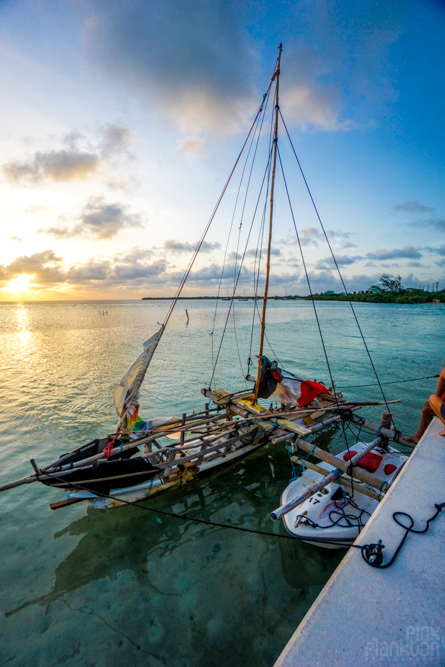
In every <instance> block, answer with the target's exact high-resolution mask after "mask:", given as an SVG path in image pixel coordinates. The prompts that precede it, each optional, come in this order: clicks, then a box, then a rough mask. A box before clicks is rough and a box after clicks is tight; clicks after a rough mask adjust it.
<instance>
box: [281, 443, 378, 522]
mask: <svg viewBox="0 0 445 667" xmlns="http://www.w3.org/2000/svg"><path fill="white" fill-rule="evenodd" d="M381 441H382V438H381V437H380V436H379V437H378V438H376V439H375V440H373V441H372V442H370V443H369V444H368V445H366V447H365V448H364V449H362V450H361V451H360V452H358V453H357V454H356V455H355V456H353V457H352V459H351V460H350V461H348V463H350V464H351V465H352V466H355V465H356V464H357V463H358V462H359V461H360V459H362V458H363V457H364V456H365V455H366V454H367V453H368V452H370V451H371V449H374V447H377V446H378V445H379V443H380V442H381ZM337 461H341V459H337ZM341 475H342V471H341V469H339V466H338V465H337V466H336V469H335V470H332V471H331V472H329V473H328V474H327V475H326V476H325V477H323V478H322V479H321V480H320V481H319V482H317V483H316V484H313V485H312V486H311V487H310V488H309V489H306V491H303V493H301V494H300V495H299V496H297V497H296V498H293V499H292V500H290V501H289V502H287V503H286V504H285V505H281V506H280V507H277V509H276V510H274V511H273V512H272V513H271V515H270V518H271V519H272V521H277V520H278V519H281V518H282V517H283V516H284V515H285V514H288V513H289V512H291V511H292V510H293V509H295V507H298V505H301V503H303V502H304V501H305V500H307V499H308V498H310V497H311V496H313V495H314V494H315V493H317V491H320V490H321V489H324V488H325V486H328V484H330V483H331V482H336V481H338V479H339V477H340V476H341ZM379 481H381V480H379Z"/></svg>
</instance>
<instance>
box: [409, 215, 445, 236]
mask: <svg viewBox="0 0 445 667" xmlns="http://www.w3.org/2000/svg"><path fill="white" fill-rule="evenodd" d="M410 224H411V225H412V226H413V227H434V228H435V229H438V230H439V231H440V232H445V218H438V217H436V216H431V217H429V218H427V219H426V220H417V221H416V222H411V223H410Z"/></svg>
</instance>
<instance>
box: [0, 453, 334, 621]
mask: <svg viewBox="0 0 445 667" xmlns="http://www.w3.org/2000/svg"><path fill="white" fill-rule="evenodd" d="M271 472H272V473H273V474H271ZM289 472H290V466H289V460H288V458H287V454H286V452H284V451H283V450H280V451H279V452H277V451H274V450H272V449H271V447H270V446H269V447H266V448H264V450H263V452H258V453H256V454H255V455H253V456H252V457H251V460H250V461H246V462H239V463H238V464H236V465H235V466H233V468H232V469H231V472H230V471H221V472H220V473H218V474H217V475H215V476H214V477H212V478H208V479H205V480H201V481H198V482H196V483H194V484H191V485H190V486H189V487H188V488H187V489H183V490H177V491H174V492H171V493H169V494H166V495H164V496H160V497H158V498H155V499H153V500H152V501H150V503H148V502H146V503H145V504H144V506H145V507H147V508H150V507H151V508H154V509H160V510H162V511H173V512H176V513H187V515H188V516H191V517H199V518H202V519H205V520H207V521H215V522H221V523H230V524H232V525H236V526H242V527H249V528H254V529H258V530H267V531H270V532H272V531H273V529H274V525H273V524H272V523H271V522H270V521H269V519H268V514H265V512H264V508H265V507H267V506H269V508H271V507H272V506H275V504H276V502H277V498H278V497H279V496H278V495H277V492H279V490H281V487H282V480H283V479H286V478H287V476H288V475H289ZM223 475H224V476H225V481H226V483H224V484H223V483H222V479H223V477H222V476H223ZM252 480H255V482H254V483H252ZM278 528H279V530H280V532H281V531H282V528H281V526H279V527H278V526H276V528H275V530H278ZM282 534H284V532H283V533H282ZM66 535H69V536H80V540H79V541H78V543H77V545H76V547H75V548H74V550H73V551H72V552H71V553H70V554H69V555H68V557H67V558H65V560H63V561H62V562H61V563H60V564H59V565H58V567H57V568H56V570H55V582H54V587H53V589H52V590H51V591H50V592H48V593H46V594H45V595H41V596H39V597H37V598H35V599H32V600H29V601H28V602H25V603H24V604H22V605H20V606H19V607H17V608H14V609H11V610H9V611H8V612H7V613H6V616H12V615H14V614H16V613H17V612H19V611H21V610H23V609H25V608H27V607H30V606H32V605H36V604H37V605H41V606H47V605H50V604H52V603H53V602H55V601H56V600H59V599H60V598H63V597H64V596H65V595H67V594H69V593H71V592H72V591H74V590H76V589H79V588H81V587H85V586H89V585H91V584H92V583H94V582H96V581H98V580H100V579H105V578H107V579H109V581H110V582H113V581H116V579H117V578H118V576H119V575H120V573H122V572H131V574H132V577H133V578H134V581H135V586H137V587H138V588H139V589H140V588H144V589H145V591H146V593H147V594H148V595H149V596H159V595H164V594H165V590H166V589H165V586H163V585H162V583H161V581H160V576H159V573H160V572H161V571H165V570H167V571H168V570H170V573H171V570H172V569H173V570H175V569H176V568H178V567H179V571H180V572H181V571H182V570H183V571H186V572H187V573H188V575H189V576H192V577H193V578H196V579H197V580H199V579H200V572H201V570H202V567H203V566H204V567H210V568H211V570H212V571H213V572H214V573H218V571H219V569H220V568H221V567H224V566H225V565H227V559H228V558H229V559H230V561H231V563H232V567H234V568H235V569H236V570H237V577H239V578H240V580H243V579H245V580H249V579H251V578H252V568H257V567H258V564H257V562H256V560H255V558H251V557H249V553H248V552H247V553H246V547H248V549H249V551H251V553H252V554H255V553H258V552H260V553H261V554H262V556H263V557H264V556H265V555H266V554H268V558H273V560H274V561H275V562H276V566H274V570H275V569H276V567H278V568H279V565H278V563H279V562H281V570H282V574H281V576H282V577H283V578H284V581H285V582H286V584H287V585H288V586H290V587H291V588H292V589H294V590H295V591H296V593H297V598H296V599H298V600H299V601H300V602H301V601H304V600H305V599H306V597H307V595H308V594H309V592H310V590H311V588H312V587H313V586H321V585H323V583H324V582H325V581H326V577H327V576H329V574H330V572H332V570H333V568H334V567H335V566H336V564H337V563H338V561H339V559H340V557H341V554H340V553H338V554H337V553H333V552H331V553H326V552H325V551H322V550H320V549H318V548H317V547H313V546H308V545H304V544H301V543H298V542H297V541H296V540H289V539H280V538H279V536H278V535H277V537H266V536H262V535H255V534H249V533H238V532H233V531H230V530H225V529H221V528H219V527H216V526H206V525H202V524H196V523H193V522H184V521H181V520H179V519H175V518H171V517H165V516H162V515H160V514H156V513H153V512H151V511H143V510H141V509H140V508H137V507H121V508H119V509H115V510H110V511H106V510H104V511H98V510H93V509H91V508H90V509H88V510H87V513H86V515H85V516H83V517H82V518H80V519H76V520H75V521H73V522H72V523H70V524H69V525H67V526H66V527H65V528H64V529H63V530H61V531H59V532H57V533H55V534H54V539H55V540H58V539H59V538H61V537H64V536H66ZM175 552H178V553H177V554H176V557H174V558H171V557H172V556H173V555H174V554H175ZM256 576H259V575H258V573H257V575H256ZM261 576H262V577H263V578H264V581H263V585H265V588H266V597H267V596H268V595H273V589H274V587H275V586H276V584H277V582H276V580H273V581H272V580H270V581H269V575H268V574H265V573H263V574H262V575H261ZM111 585H112V584H111ZM219 585H221V583H219ZM167 588H168V586H167ZM198 590H199V585H198ZM168 594H170V595H175V594H176V592H175V591H171V592H170V593H168ZM293 604H294V606H293V607H292V605H291V606H290V607H289V609H286V608H285V607H286V604H285V603H284V606H283V609H282V614H283V618H284V617H287V616H288V615H289V614H291V615H292V613H293V612H292V609H293V610H294V611H295V600H294V603H293Z"/></svg>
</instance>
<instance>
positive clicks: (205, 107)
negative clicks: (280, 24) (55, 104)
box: [85, 0, 253, 146]
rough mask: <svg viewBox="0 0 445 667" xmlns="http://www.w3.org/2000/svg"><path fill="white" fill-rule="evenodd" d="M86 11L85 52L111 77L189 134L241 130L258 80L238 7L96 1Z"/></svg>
mask: <svg viewBox="0 0 445 667" xmlns="http://www.w3.org/2000/svg"><path fill="white" fill-rule="evenodd" d="M87 11H88V16H87V17H86V20H85V43H86V46H87V50H88V53H89V55H90V57H91V58H92V60H93V61H94V63H95V65H96V66H97V67H98V68H99V69H100V70H101V71H102V72H103V73H104V74H105V75H106V76H107V77H108V78H110V79H111V80H113V81H114V82H116V81H118V82H119V83H121V84H122V85H123V86H124V87H125V88H126V89H127V90H130V91H131V92H133V93H135V94H136V95H138V96H140V97H141V98H143V99H144V100H145V101H146V102H147V104H149V105H150V108H152V109H153V108H154V109H156V110H157V111H158V113H162V114H163V115H165V114H167V115H168V116H170V117H171V118H173V119H174V120H175V122H176V123H177V124H178V126H179V127H180V129H181V131H182V132H183V133H185V134H187V135H188V134H190V133H192V134H193V136H194V135H196V133H197V132H199V131H200V130H202V129H203V128H211V129H212V130H213V131H216V132H218V133H221V132H224V131H227V130H228V131H233V130H234V129H239V128H240V126H241V125H242V123H243V121H244V117H245V113H246V105H247V108H248V110H251V109H252V99H253V95H252V92H253V91H252V82H251V80H249V77H247V78H246V77H245V76H244V75H245V72H246V69H248V68H249V65H250V67H253V58H252V54H251V51H250V48H249V44H248V42H247V40H246V36H245V34H244V31H243V26H242V10H241V8H240V7H239V5H238V3H237V2H235V1H234V0H225V1H223V0H215V1H212V2H210V1H205V0H202V1H201V2H197V3H178V2H176V0H164V2H163V3H156V5H154V4H151V3H150V4H147V3H146V2H143V1H142V0H139V1H138V0H133V2H131V3H122V2H120V1H119V0H107V1H106V2H104V1H103V0H96V1H95V2H91V3H89V4H88V10H87ZM186 145H187V144H185V146H186ZM189 146H190V144H189Z"/></svg>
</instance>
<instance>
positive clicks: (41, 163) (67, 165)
mask: <svg viewBox="0 0 445 667" xmlns="http://www.w3.org/2000/svg"><path fill="white" fill-rule="evenodd" d="M98 166H99V157H98V156H97V155H95V154H94V153H83V152H81V151H77V150H71V151H70V150H65V149H62V150H58V151H47V152H46V153H43V152H37V153H34V156H33V157H30V159H29V160H28V161H24V162H8V163H7V164H5V165H4V166H3V172H4V174H5V176H6V178H7V180H8V181H9V182H10V183H21V184H24V185H37V184H39V183H41V182H42V181H44V180H50V181H55V182H57V181H72V180H85V179H86V178H88V177H89V176H91V175H92V174H94V173H97V169H98Z"/></svg>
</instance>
